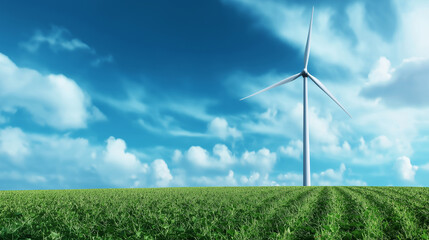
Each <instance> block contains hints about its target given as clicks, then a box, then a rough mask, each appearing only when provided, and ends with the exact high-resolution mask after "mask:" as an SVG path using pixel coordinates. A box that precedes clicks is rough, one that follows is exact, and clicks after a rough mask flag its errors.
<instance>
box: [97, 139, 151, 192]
mask: <svg viewBox="0 0 429 240" xmlns="http://www.w3.org/2000/svg"><path fill="white" fill-rule="evenodd" d="M126 148H127V146H126V143H125V141H124V140H122V139H120V138H118V139H116V138H114V137H109V138H108V139H107V145H106V149H105V150H104V151H103V161H102V162H101V163H99V164H98V165H97V166H96V169H97V171H99V173H100V174H101V177H102V178H103V179H104V180H105V181H107V182H108V183H111V184H114V185H115V186H121V187H124V186H128V187H139V186H142V185H143V184H144V179H145V178H146V176H145V174H146V173H147V172H148V170H149V166H148V164H146V163H142V162H140V161H139V160H138V159H137V157H136V156H135V155H134V154H132V153H129V152H126Z"/></svg>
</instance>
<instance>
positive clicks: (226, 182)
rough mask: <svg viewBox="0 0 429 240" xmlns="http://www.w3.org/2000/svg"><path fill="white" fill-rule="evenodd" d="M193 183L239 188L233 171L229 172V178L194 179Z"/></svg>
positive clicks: (204, 177)
mask: <svg viewBox="0 0 429 240" xmlns="http://www.w3.org/2000/svg"><path fill="white" fill-rule="evenodd" d="M192 181H194V182H195V183H197V184H198V185H202V186H237V180H236V179H235V177H234V171H232V170H229V172H228V175H227V176H216V177H206V176H203V177H193V178H192Z"/></svg>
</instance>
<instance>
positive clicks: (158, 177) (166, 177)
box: [151, 159, 173, 187]
mask: <svg viewBox="0 0 429 240" xmlns="http://www.w3.org/2000/svg"><path fill="white" fill-rule="evenodd" d="M151 168H152V170H153V171H154V178H155V181H156V186H158V187H167V186H168V185H169V184H170V182H171V180H173V176H172V175H171V173H170V169H168V165H167V163H165V161H164V160H163V159H156V160H155V161H153V162H152V164H151Z"/></svg>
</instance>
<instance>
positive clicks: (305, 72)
mask: <svg viewBox="0 0 429 240" xmlns="http://www.w3.org/2000/svg"><path fill="white" fill-rule="evenodd" d="M309 74H310V73H308V71H307V69H306V68H304V70H302V72H301V76H302V77H305V78H306V77H308V75H309Z"/></svg>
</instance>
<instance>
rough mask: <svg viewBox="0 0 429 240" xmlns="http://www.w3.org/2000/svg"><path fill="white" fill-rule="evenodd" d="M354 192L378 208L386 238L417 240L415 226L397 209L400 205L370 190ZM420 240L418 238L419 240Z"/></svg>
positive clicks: (356, 189)
mask: <svg viewBox="0 0 429 240" xmlns="http://www.w3.org/2000/svg"><path fill="white" fill-rule="evenodd" d="M353 190H355V191H357V192H359V193H361V194H362V196H363V197H365V198H366V199H367V200H368V201H370V202H371V204H372V206H373V207H375V208H377V209H378V211H380V212H381V214H382V215H383V218H384V220H383V224H382V229H383V232H384V234H385V237H386V238H388V239H410V238H412V239H416V238H415V236H414V235H415V234H416V232H415V230H416V228H415V225H413V224H412V223H411V221H410V220H409V219H408V217H407V216H406V215H404V214H401V212H400V211H401V210H400V209H398V208H397V206H398V204H395V202H394V201H392V200H390V199H386V198H382V197H381V196H380V194H378V193H375V192H373V191H370V190H368V188H365V189H362V188H354V189H353ZM417 239H418V238H417Z"/></svg>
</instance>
